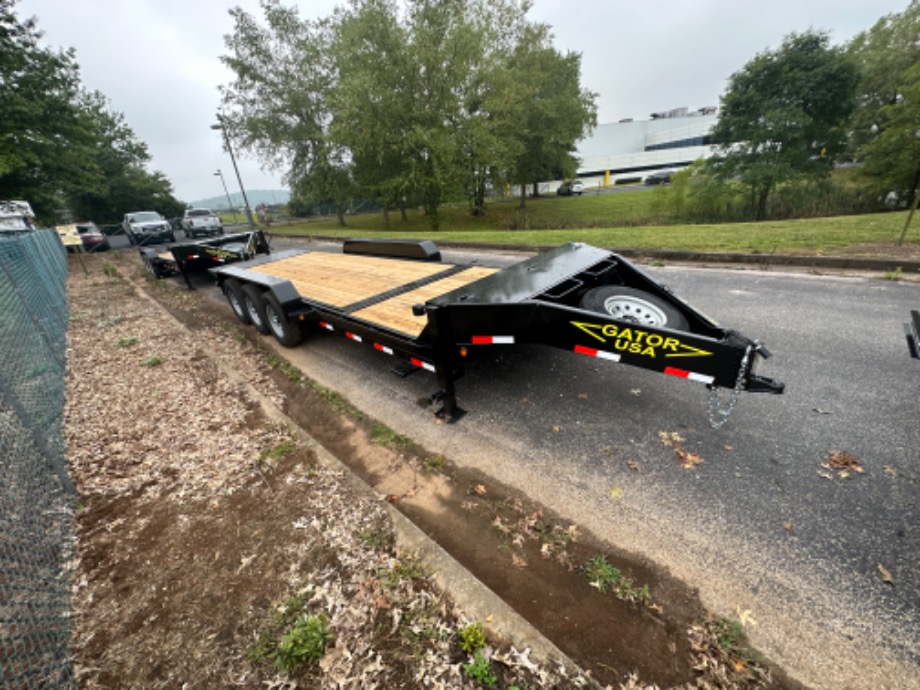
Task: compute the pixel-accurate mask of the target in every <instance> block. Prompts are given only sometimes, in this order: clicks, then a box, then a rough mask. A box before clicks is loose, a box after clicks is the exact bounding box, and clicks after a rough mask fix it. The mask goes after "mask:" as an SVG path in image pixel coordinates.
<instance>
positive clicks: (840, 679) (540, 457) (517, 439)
mask: <svg viewBox="0 0 920 690" xmlns="http://www.w3.org/2000/svg"><path fill="white" fill-rule="evenodd" d="M284 244H285V241H284V240H281V239H279V238H275V244H274V247H275V248H276V249H278V248H282V246H283V245H284ZM472 258H473V255H472V254H464V253H457V252H445V259H446V260H448V261H461V262H465V261H467V260H471V259H472ZM480 258H481V263H484V264H492V265H503V264H506V263H508V262H511V261H516V260H518V259H519V258H520V257H519V256H515V255H513V254H506V255H494V256H490V257H485V258H482V257H480ZM648 270H649V272H650V273H652V274H653V275H655V276H656V277H657V278H659V279H660V280H662V281H664V282H666V283H667V284H669V285H670V286H671V287H672V288H673V289H674V290H675V292H676V293H677V294H678V295H679V296H680V297H682V298H683V299H685V300H686V301H687V302H689V303H690V304H692V305H693V306H694V307H696V308H697V309H699V310H701V311H703V312H705V313H706V314H708V315H710V316H711V317H712V318H714V319H716V320H717V321H719V322H720V323H722V324H723V325H724V326H726V327H730V328H733V329H736V330H739V331H741V332H743V333H744V334H746V335H748V336H750V337H753V338H756V339H759V340H761V341H763V342H764V343H765V344H766V345H767V347H768V348H769V349H770V350H771V351H772V352H773V354H774V357H773V358H772V359H770V360H768V361H767V362H765V363H764V364H763V365H762V367H761V369H760V373H762V374H764V375H766V376H771V377H774V378H779V379H781V380H783V381H785V383H786V384H787V392H786V393H785V394H784V395H782V396H773V395H766V394H763V395H761V394H757V395H754V394H745V395H744V396H743V397H742V399H741V401H740V402H739V404H738V406H737V409H736V410H735V412H734V415H733V416H732V418H731V420H730V421H729V422H728V424H727V425H726V426H724V427H723V428H722V429H721V430H718V431H716V430H713V429H711V428H710V427H709V425H708V422H707V412H706V404H707V398H708V391H706V389H705V387H703V386H702V385H700V384H697V383H694V382H690V381H682V380H677V379H673V378H671V377H666V376H662V375H660V374H655V373H652V372H647V371H644V370H640V369H636V368H632V367H627V366H620V365H617V364H611V363H606V362H603V361H601V360H596V359H591V358H586V357H579V356H577V355H573V354H570V353H567V352H562V351H558V350H553V349H550V348H543V347H526V348H525V347H517V346H510V347H507V348H492V349H489V350H488V351H486V352H485V353H484V355H483V356H480V357H477V358H476V359H474V360H473V361H472V362H471V363H470V366H469V368H468V371H467V375H466V376H465V377H464V378H463V379H461V380H460V381H459V383H458V394H459V399H460V404H461V406H463V407H464V408H465V409H467V410H468V414H467V416H466V417H464V418H463V419H462V420H461V421H460V422H459V423H458V424H454V425H437V424H434V422H433V420H432V417H431V416H430V415H429V414H427V413H426V412H424V411H423V410H422V409H420V406H419V402H418V401H419V400H420V399H421V398H423V397H425V396H427V395H428V394H430V393H432V392H433V391H434V389H435V388H436V383H435V381H434V379H433V377H430V376H429V375H427V374H425V373H417V374H413V375H412V376H410V377H409V378H407V379H399V378H397V377H395V376H393V375H392V374H391V373H390V372H389V366H390V364H391V362H390V360H388V359H387V358H386V357H385V356H383V355H379V354H378V353H376V352H375V351H374V350H373V349H372V348H366V347H362V346H361V345H358V344H356V343H353V342H351V341H348V340H346V339H344V338H341V337H337V336H335V335H334V334H327V333H325V332H322V333H319V334H317V335H316V336H314V337H312V338H311V339H310V340H309V341H308V342H307V343H306V344H305V345H303V346H301V347H300V348H297V349H296V350H292V351H288V353H289V354H290V355H291V356H292V358H293V360H294V362H295V364H296V365H297V366H298V367H300V368H301V369H302V370H304V371H305V372H306V373H307V374H308V375H310V376H311V377H313V378H315V379H317V380H319V381H320V382H321V383H324V384H325V385H328V386H331V387H333V388H335V389H336V390H338V391H340V392H342V393H343V394H345V395H347V396H348V397H349V398H351V399H352V400H353V402H355V403H356V404H357V405H358V406H359V407H361V408H362V409H365V410H366V411H367V412H369V413H370V414H371V415H373V416H375V417H377V418H378V419H380V420H381V421H383V422H385V423H387V424H388V425H390V426H391V427H392V428H394V429H395V430H397V431H398V432H400V433H403V434H406V435H409V436H411V437H413V438H415V439H417V440H419V441H420V442H422V443H423V444H424V445H425V446H426V447H428V448H429V450H431V451H432V452H438V453H444V454H445V455H447V456H448V457H450V458H451V459H453V460H454V461H456V462H459V463H463V464H467V465H470V466H472V467H475V468H477V469H480V470H482V471H484V472H487V473H488V474H490V475H492V476H493V477H495V479H497V480H500V481H503V482H506V483H508V484H512V485H514V486H516V487H517V488H519V489H521V490H523V491H525V492H526V493H528V495H530V496H531V497H532V498H534V499H535V500H539V501H541V502H543V503H544V504H545V505H546V506H548V507H549V508H550V509H552V510H553V511H555V512H556V513H558V514H559V515H560V516H562V517H563V518H564V519H567V520H571V521H573V522H577V523H578V524H579V525H581V526H583V527H585V528H587V529H589V530H591V531H592V532H593V533H594V534H596V535H597V536H599V537H601V538H604V539H607V540H609V542H610V543H611V544H614V545H616V546H617V547H619V548H623V549H626V550H628V551H632V552H634V553H636V554H639V555H641V556H645V557H647V558H649V559H651V560H653V561H655V562H656V563H658V564H660V565H662V566H664V567H667V568H668V569H670V570H671V571H672V573H673V574H676V575H678V576H679V577H682V578H684V579H685V580H686V581H688V582H690V583H691V584H693V585H694V586H696V587H698V588H699V590H700V593H701V596H702V597H703V600H704V603H706V604H707V605H708V606H710V607H711V608H712V609H713V610H714V611H716V612H718V613H720V614H722V615H741V616H742V617H744V618H745V619H753V620H755V621H756V625H755V624H753V623H752V624H751V625H750V627H749V629H748V632H749V634H750V635H751V638H752V640H753V642H754V643H755V644H757V646H758V647H759V648H760V649H761V651H763V652H764V653H766V654H767V656H769V657H770V658H773V659H774V660H776V661H778V662H780V663H782V664H783V665H784V666H785V667H786V668H787V669H789V670H790V671H791V672H792V673H793V674H794V675H796V676H797V677H798V678H799V679H800V680H803V681H805V682H807V683H808V684H810V685H812V686H813V687H816V688H820V687H827V688H836V687H847V686H849V687H877V688H884V687H891V688H910V687H920V680H918V678H920V674H917V670H918V667H920V653H918V650H920V424H918V419H920V416H918V412H920V396H918V394H920V361H917V360H912V359H910V358H909V356H908V350H907V346H906V344H905V339H904V334H903V330H902V325H901V324H902V323H903V322H904V321H905V320H906V318H907V315H908V312H909V311H910V309H917V308H920V285H917V284H909V283H902V282H894V281H886V280H881V279H879V278H842V277H832V276H809V275H803V274H792V273H779V272H771V273H765V272H755V271H733V270H721V269H720V270H714V269H707V270H704V269H695V268H683V267H662V268H649V269H648ZM660 432H677V433H678V434H680V436H681V437H682V438H683V439H684V440H683V442H682V446H683V449H684V450H686V451H691V452H695V453H698V454H699V456H700V457H701V458H702V459H703V460H704V462H703V463H702V464H699V465H697V466H696V467H695V468H693V469H692V470H687V469H683V468H682V467H681V466H680V464H679V463H678V462H677V459H676V458H675V455H674V450H673V448H671V447H669V446H667V445H665V444H664V443H663V442H662V440H661V438H660V436H659V434H660ZM832 450H836V451H845V452H846V453H849V454H850V455H852V456H853V457H855V458H857V459H858V461H859V463H860V464H861V466H862V468H863V469H864V472H862V473H857V472H853V473H851V476H850V477H849V478H841V477H840V475H839V473H837V472H834V471H833V470H830V469H828V468H826V467H823V465H824V464H825V463H826V462H827V460H828V454H829V451H832ZM635 467H638V468H639V469H640V471H636V470H635V469H634V468H635ZM879 566H881V567H882V568H884V572H886V573H888V574H890V576H891V579H892V580H893V583H889V582H886V581H885V580H884V577H883V571H882V570H881V569H880V568H879Z"/></svg>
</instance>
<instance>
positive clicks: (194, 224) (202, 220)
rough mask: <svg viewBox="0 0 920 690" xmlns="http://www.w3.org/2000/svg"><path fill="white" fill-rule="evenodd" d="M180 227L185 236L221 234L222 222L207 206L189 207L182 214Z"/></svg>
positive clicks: (222, 230)
mask: <svg viewBox="0 0 920 690" xmlns="http://www.w3.org/2000/svg"><path fill="white" fill-rule="evenodd" d="M182 229H183V230H184V231H185V236H186V237H197V236H198V235H205V236H207V235H223V234H224V224H223V223H221V221H220V217H219V216H217V215H215V214H214V213H213V212H212V211H211V209H209V208H189V209H186V210H185V214H183V216H182Z"/></svg>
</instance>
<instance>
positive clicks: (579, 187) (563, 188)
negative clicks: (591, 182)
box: [556, 180, 585, 196]
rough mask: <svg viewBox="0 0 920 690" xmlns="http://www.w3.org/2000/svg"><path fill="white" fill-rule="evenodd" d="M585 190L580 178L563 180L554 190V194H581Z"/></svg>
mask: <svg viewBox="0 0 920 690" xmlns="http://www.w3.org/2000/svg"><path fill="white" fill-rule="evenodd" d="M584 191H585V183H584V182H582V181H581V180H572V181H571V182H563V183H562V184H561V185H559V188H558V189H557V190H556V194H558V195H559V196H572V195H573V194H577V195H578V196H581V195H582V194H583V193H584Z"/></svg>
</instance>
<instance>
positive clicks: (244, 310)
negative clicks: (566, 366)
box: [211, 240, 784, 428]
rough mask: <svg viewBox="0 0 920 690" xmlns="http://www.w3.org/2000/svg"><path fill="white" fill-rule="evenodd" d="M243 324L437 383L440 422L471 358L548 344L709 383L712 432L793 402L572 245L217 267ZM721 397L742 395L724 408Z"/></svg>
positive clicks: (355, 246) (732, 346) (625, 275)
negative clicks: (526, 253) (747, 408)
mask: <svg viewBox="0 0 920 690" xmlns="http://www.w3.org/2000/svg"><path fill="white" fill-rule="evenodd" d="M211 273H212V274H213V275H214V276H215V277H216V279H217V281H218V284H219V285H220V286H221V289H222V290H223V292H224V294H225V295H226V296H227V299H228V301H229V303H230V305H231V307H232V308H233V310H234V312H235V313H236V315H237V317H238V318H239V319H240V320H241V321H243V322H244V323H252V324H253V325H254V326H255V327H256V328H257V329H258V330H259V331H260V332H262V333H265V334H269V333H271V334H273V335H274V336H275V337H276V338H277V339H278V341H279V342H281V344H283V345H285V346H288V347H292V346H295V345H298V344H300V342H302V340H303V338H304V335H305V334H306V332H307V329H308V328H310V327H311V326H312V327H315V326H319V327H321V328H325V329H327V330H330V331H337V332H340V333H342V334H343V335H345V336H346V337H347V338H349V339H351V340H353V341H356V342H360V343H367V344H369V345H371V346H373V347H374V348H375V349H377V350H378V351H380V352H383V353H385V354H388V355H393V356H395V357H400V358H402V359H404V360H407V361H408V362H409V363H411V365H412V366H413V367H416V368H419V369H426V370H429V371H431V372H433V373H435V374H436V375H437V377H438V381H439V384H440V389H439V390H438V392H437V393H436V394H435V395H433V396H432V400H433V401H439V402H441V403H442V408H441V409H440V411H439V412H438V414H439V415H440V416H442V417H444V418H445V419H447V420H448V421H453V420H455V419H457V418H458V417H459V416H461V415H462V414H463V410H462V409H461V408H460V407H459V405H458V404H457V397H456V381H457V379H458V378H459V377H460V375H461V373H462V370H463V360H464V358H465V357H466V356H467V355H468V354H469V353H470V351H471V350H473V349H474V348H481V347H494V346H501V345H509V344H528V343H539V344H545V345H551V346H554V347H558V348H561V349H564V350H569V351H571V352H575V353H577V354H581V355H584V356H588V357H596V358H599V359H604V360H607V361H610V362H619V363H621V364H629V365H632V366H638V367H642V368H645V369H651V370H653V371H658V372H660V373H663V374H667V375H669V376H674V377H677V378H683V379H688V380H691V381H696V382H699V383H703V384H705V385H706V386H708V387H709V388H710V389H711V390H712V396H713V397H712V398H711V400H710V409H709V418H710V423H711V424H712V425H713V426H714V427H716V428H718V427H720V426H721V425H722V424H724V423H725V421H727V419H728V417H729V415H730V414H731V412H732V410H733V409H734V407H735V404H736V403H737V400H738V398H739V396H740V393H741V392H743V391H748V392H769V393H782V392H783V389H784V385H783V384H782V383H781V382H778V381H774V380H773V379H769V378H765V377H761V376H758V375H756V374H755V373H754V371H755V367H756V364H757V363H758V362H759V361H760V360H762V359H766V358H768V357H769V356H770V353H769V352H768V351H767V350H766V348H764V347H763V345H761V344H760V343H758V342H757V341H754V340H751V339H749V338H747V337H746V336H744V335H742V334H740V333H737V332H735V331H731V330H728V329H725V328H722V327H721V326H719V325H717V324H716V323H715V322H713V321H711V320H710V319H709V318H707V317H706V316H704V315H703V314H701V313H700V312H698V311H696V310H695V309H693V308H692V307H691V306H689V305H688V304H686V303H685V302H683V301H682V300H680V299H679V298H677V297H676V296H675V295H673V294H672V293H671V291H670V290H669V289H668V288H667V287H665V286H663V285H662V284H660V283H658V282H657V281H655V280H654V279H653V278H652V277H651V276H649V275H648V274H646V273H644V272H643V271H642V270H641V269H639V268H638V267H636V266H634V265H632V264H631V263H629V262H628V261H627V260H626V259H624V258H623V257H621V256H618V255H617V254H614V253H612V252H609V251H607V250H604V249H599V248H597V247H591V246H588V245H584V244H579V243H574V244H567V245H564V246H562V247H558V248H556V249H553V250H551V251H548V252H546V253H543V254H539V255H537V256H534V257H533V258H531V259H528V260H526V261H523V262H521V263H518V264H515V265H513V266H510V267H508V268H504V269H500V270H499V269H493V268H486V267H482V266H476V265H455V264H446V263H442V262H441V261H440V253H439V252H438V251H437V248H436V247H435V246H434V244H433V243H431V242H427V241H426V242H422V243H418V242H407V241H399V240H393V241H385V242H381V241H374V240H349V241H347V242H346V243H345V244H344V247H343V253H342V254H332V253H325V252H308V251H288V252H282V253H276V254H272V255H271V256H269V257H260V258H256V259H254V260H252V261H248V262H244V263H238V264H234V265H232V266H222V267H220V268H214V269H211ZM719 389H727V390H729V391H730V392H731V394H730V397H729V400H728V401H727V403H722V402H721V401H719V399H718V395H719Z"/></svg>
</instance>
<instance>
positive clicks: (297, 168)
mask: <svg viewBox="0 0 920 690" xmlns="http://www.w3.org/2000/svg"><path fill="white" fill-rule="evenodd" d="M261 8H262V12H263V14H264V18H265V24H266V26H264V27H263V26H261V25H260V24H259V23H258V22H257V21H256V19H255V18H254V17H252V16H251V15H249V14H248V13H246V12H244V11H243V10H242V9H240V8H239V7H236V8H234V9H232V10H230V14H231V16H232V17H233V19H234V23H235V27H234V33H233V34H231V35H228V36H225V37H224V43H225V45H226V47H227V48H228V50H229V51H230V54H229V55H226V56H223V57H222V58H221V59H222V61H223V62H224V63H225V64H226V65H227V66H228V67H229V68H230V69H231V70H232V71H233V72H234V73H235V75H236V79H235V81H234V82H232V83H231V84H229V85H227V86H224V87H222V88H221V91H222V94H223V105H224V113H223V123H224V126H225V127H227V135H228V136H229V137H230V138H231V139H233V140H235V142H234V143H235V145H236V146H237V147H238V148H239V149H240V150H242V151H249V152H251V153H254V154H255V155H257V156H258V157H260V158H261V159H262V160H263V161H264V162H265V164H266V165H267V166H268V167H270V168H273V169H286V170H287V172H286V173H285V181H286V182H287V183H288V184H289V185H290V187H291V191H292V194H293V195H294V197H295V198H296V199H298V200H299V201H301V202H305V203H306V202H313V203H329V202H332V203H335V205H336V208H337V210H338V217H339V222H340V224H342V225H344V224H345V220H344V203H345V201H347V200H348V199H349V198H350V196H351V193H352V190H353V185H354V183H353V179H352V171H351V154H350V152H349V151H348V150H346V149H344V148H343V147H341V146H339V145H338V144H337V143H336V142H335V141H334V140H333V139H332V138H331V137H330V132H329V128H330V125H331V123H332V117H333V112H332V110H331V103H332V99H331V94H332V91H333V89H334V88H335V85H336V76H335V72H334V65H333V61H332V50H331V46H332V40H333V36H334V33H333V31H334V23H333V22H332V21H329V20H321V21H316V22H313V21H309V20H302V19H301V18H300V16H299V14H298V12H297V10H296V9H293V8H286V7H283V6H282V5H281V4H280V3H279V2H278V0H262V2H261Z"/></svg>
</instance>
